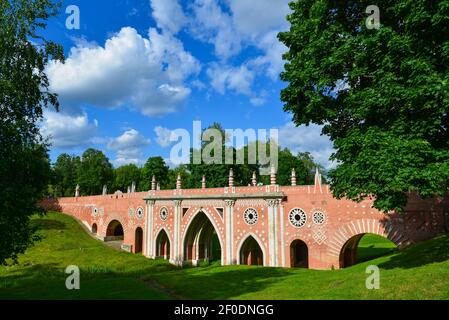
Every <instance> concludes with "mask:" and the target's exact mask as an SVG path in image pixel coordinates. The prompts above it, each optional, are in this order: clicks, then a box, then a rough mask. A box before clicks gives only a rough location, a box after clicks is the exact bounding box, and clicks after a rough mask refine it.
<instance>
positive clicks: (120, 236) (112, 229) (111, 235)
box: [105, 219, 125, 241]
mask: <svg viewBox="0 0 449 320" xmlns="http://www.w3.org/2000/svg"><path fill="white" fill-rule="evenodd" d="M124 237H125V231H124V228H123V225H122V223H121V222H120V221H119V220H115V219H114V220H111V221H110V222H109V223H108V226H107V228H106V237H105V241H123V240H124Z"/></svg>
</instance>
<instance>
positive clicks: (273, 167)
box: [270, 165, 276, 186]
mask: <svg viewBox="0 0 449 320" xmlns="http://www.w3.org/2000/svg"><path fill="white" fill-rule="evenodd" d="M270 176H271V177H270V181H271V185H273V186H274V185H276V167H275V166H274V165H272V166H271V175H270Z"/></svg>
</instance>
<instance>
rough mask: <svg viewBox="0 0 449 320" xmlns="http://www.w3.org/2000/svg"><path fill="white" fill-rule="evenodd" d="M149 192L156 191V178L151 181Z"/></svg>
mask: <svg viewBox="0 0 449 320" xmlns="http://www.w3.org/2000/svg"><path fill="white" fill-rule="evenodd" d="M151 190H156V177H155V176H153V178H152V179H151Z"/></svg>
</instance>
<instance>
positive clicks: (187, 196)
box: [44, 171, 449, 269]
mask: <svg viewBox="0 0 449 320" xmlns="http://www.w3.org/2000/svg"><path fill="white" fill-rule="evenodd" d="M156 189H157V188H156V183H155V181H154V179H153V182H152V190H151V191H149V192H137V193H136V192H129V193H122V192H116V193H114V194H109V195H99V196H89V197H73V198H60V199H58V200H56V203H55V200H53V202H52V201H51V200H46V202H44V206H47V207H48V208H51V207H52V208H55V205H56V206H57V208H58V210H60V211H61V212H64V213H66V214H69V215H71V216H73V217H75V218H77V219H78V220H79V221H81V222H82V223H83V224H84V225H85V226H86V227H87V228H88V229H89V230H91V231H92V233H94V234H96V236H97V237H98V238H99V239H101V240H103V241H111V240H116V241H117V240H118V241H122V245H121V246H122V248H123V249H125V250H128V251H130V252H134V253H142V254H143V255H145V256H147V257H149V258H164V259H168V260H169V261H170V262H171V263H173V264H177V265H183V264H193V265H197V264H198V263H199V262H201V261H202V260H213V259H217V260H221V264H222V265H231V264H254V265H264V266H272V267H306V268H311V269H331V268H343V267H346V266H350V265H352V264H354V263H356V248H357V245H358V242H359V240H360V239H361V237H362V236H363V235H365V234H367V233H371V234H377V235H380V236H383V237H386V238H388V239H389V240H391V241H392V242H394V243H395V244H396V245H397V246H398V247H399V248H402V247H405V246H407V245H409V244H411V243H415V242H419V241H422V240H424V239H428V238H431V237H433V236H435V235H437V234H440V233H443V232H445V231H446V230H447V224H448V212H449V210H448V206H447V204H446V203H445V202H444V201H441V200H437V199H431V200H420V199H418V198H417V197H413V196H410V200H409V203H408V205H407V208H406V213H405V214H397V213H394V212H391V213H388V214H384V213H381V212H379V211H378V210H376V209H373V208H372V207H371V205H372V201H371V200H365V201H362V202H361V203H356V202H353V201H350V200H346V199H342V200H337V199H335V198H334V197H333V196H332V194H331V193H330V191H329V186H328V185H323V184H321V175H320V174H319V172H318V171H317V173H316V175H315V184H314V185H309V186H296V178H295V175H294V172H292V185H291V186H279V185H277V184H276V175H275V173H274V172H272V175H271V185H264V186H260V185H258V184H257V181H256V179H255V176H254V177H253V180H252V183H251V186H248V187H235V186H233V177H232V172H231V173H230V177H229V186H228V187H224V188H206V185H205V179H204V178H203V184H202V188H200V189H188V190H184V189H182V187H181V180H180V178H178V182H177V186H176V189H174V190H156Z"/></svg>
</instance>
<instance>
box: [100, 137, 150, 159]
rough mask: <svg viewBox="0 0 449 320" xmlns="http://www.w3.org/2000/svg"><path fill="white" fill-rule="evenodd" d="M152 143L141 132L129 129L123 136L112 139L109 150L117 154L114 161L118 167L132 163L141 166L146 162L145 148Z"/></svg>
mask: <svg viewBox="0 0 449 320" xmlns="http://www.w3.org/2000/svg"><path fill="white" fill-rule="evenodd" d="M150 142H151V141H150V139H146V138H145V137H144V136H142V135H141V134H140V133H139V131H137V130H135V129H129V130H127V131H125V132H124V133H123V134H122V135H121V136H118V137H116V138H113V139H110V141H109V142H108V144H107V148H108V149H110V150H113V151H115V152H116V159H115V160H113V161H112V163H113V164H114V165H115V166H116V167H117V166H122V165H126V164H131V163H132V164H136V165H140V164H142V163H143V162H144V160H143V159H142V158H143V152H142V151H143V148H144V147H146V146H148V145H149V144H150Z"/></svg>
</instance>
